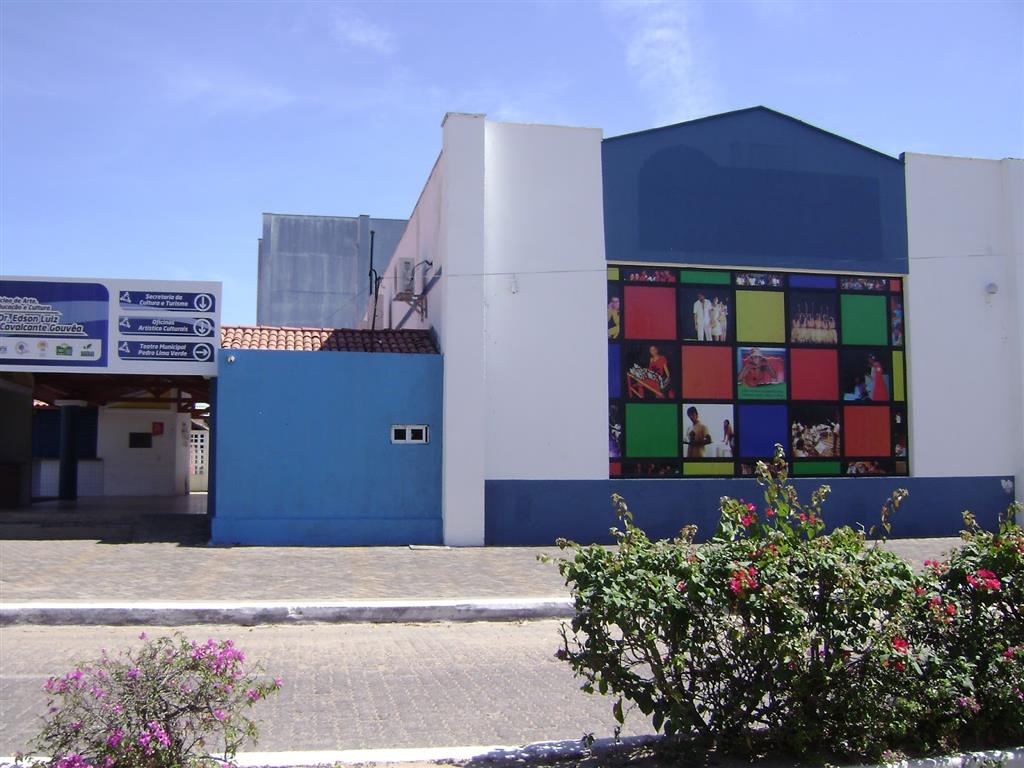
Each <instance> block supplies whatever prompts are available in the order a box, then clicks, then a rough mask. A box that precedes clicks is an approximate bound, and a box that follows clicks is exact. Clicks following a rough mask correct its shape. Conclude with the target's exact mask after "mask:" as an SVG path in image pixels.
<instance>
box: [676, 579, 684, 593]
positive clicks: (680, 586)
mask: <svg viewBox="0 0 1024 768" xmlns="http://www.w3.org/2000/svg"><path fill="white" fill-rule="evenodd" d="M676 589H678V590H679V591H680V592H685V591H686V582H685V581H680V582H679V583H678V584H676Z"/></svg>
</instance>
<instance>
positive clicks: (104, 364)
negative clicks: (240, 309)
mask: <svg viewBox="0 0 1024 768" xmlns="http://www.w3.org/2000/svg"><path fill="white" fill-rule="evenodd" d="M220 291H221V286H220V283H214V282H198V281H195V280H163V281H150V280H101V279H93V278H73V277H71V278H47V277H39V278H35V277H11V278H0V371H25V372H58V373H64V372H67V373H72V372H91V373H125V374H153V373H155V374H162V375H188V376H216V375H217V355H216V352H217V347H218V346H220V298H221V294H220Z"/></svg>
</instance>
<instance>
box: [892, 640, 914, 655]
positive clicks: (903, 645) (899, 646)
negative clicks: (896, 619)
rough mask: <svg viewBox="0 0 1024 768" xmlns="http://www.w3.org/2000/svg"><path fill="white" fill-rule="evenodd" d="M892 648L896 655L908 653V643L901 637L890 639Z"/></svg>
mask: <svg viewBox="0 0 1024 768" xmlns="http://www.w3.org/2000/svg"><path fill="white" fill-rule="evenodd" d="M892 647H893V650H894V651H896V653H903V654H907V653H910V643H909V642H908V641H907V640H906V638H903V637H894V638H893V639H892Z"/></svg>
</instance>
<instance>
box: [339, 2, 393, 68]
mask: <svg viewBox="0 0 1024 768" xmlns="http://www.w3.org/2000/svg"><path fill="white" fill-rule="evenodd" d="M331 31H332V33H333V34H334V38H335V40H337V41H338V42H340V43H342V44H344V45H349V46H352V47H354V48H364V49H367V50H370V51H373V52H374V53H379V54H381V55H385V56H386V55H388V54H391V53H394V52H395V36H394V34H393V33H392V32H391V30H389V29H388V28H387V27H385V26H383V25H382V24H378V23H377V22H375V21H373V20H372V19H369V18H367V17H366V16H365V15H364V14H362V13H360V12H359V11H358V10H356V9H355V8H353V7H351V6H341V7H338V8H337V9H335V11H334V13H333V18H332V20H331Z"/></svg>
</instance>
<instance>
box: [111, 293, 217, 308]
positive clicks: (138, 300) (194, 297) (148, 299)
mask: <svg viewBox="0 0 1024 768" xmlns="http://www.w3.org/2000/svg"><path fill="white" fill-rule="evenodd" d="M216 303H217V302H216V299H215V298H214V295H213V294H212V293H177V292H172V291H169V292H165V293H154V292H150V291H120V292H119V293H118V304H119V305H120V307H121V309H159V310H161V311H164V312H167V311H171V312H213V311H214V310H215V308H216Z"/></svg>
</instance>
